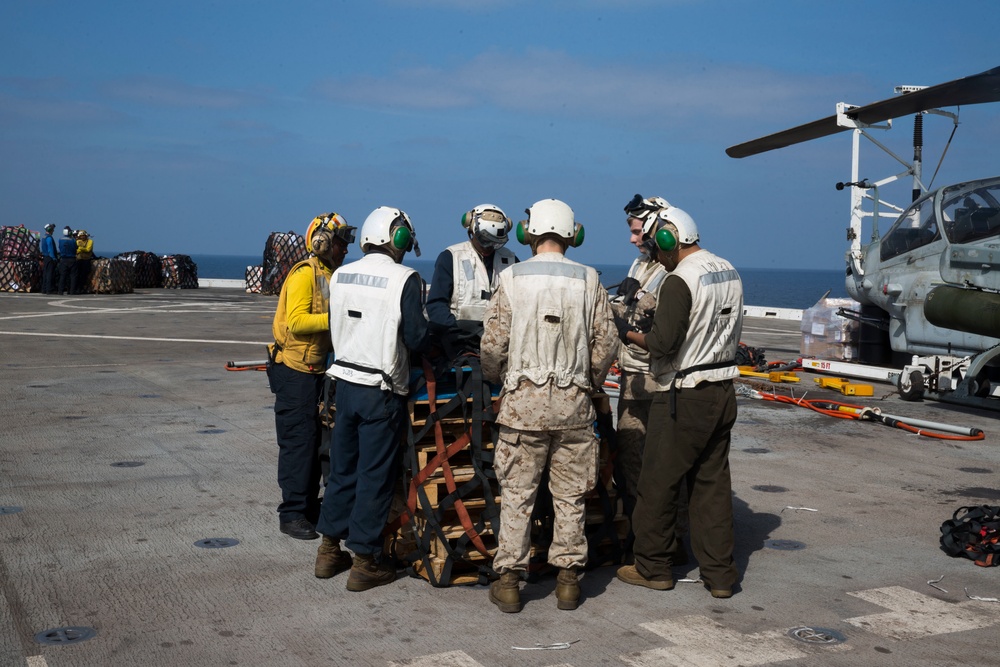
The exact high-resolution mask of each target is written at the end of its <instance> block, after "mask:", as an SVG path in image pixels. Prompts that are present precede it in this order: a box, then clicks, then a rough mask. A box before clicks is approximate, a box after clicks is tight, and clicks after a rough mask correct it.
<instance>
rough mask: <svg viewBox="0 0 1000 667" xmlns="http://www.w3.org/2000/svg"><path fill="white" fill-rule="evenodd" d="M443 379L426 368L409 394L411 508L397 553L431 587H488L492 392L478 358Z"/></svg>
mask: <svg viewBox="0 0 1000 667" xmlns="http://www.w3.org/2000/svg"><path fill="white" fill-rule="evenodd" d="M440 376H441V377H440V379H436V378H435V375H434V372H433V370H432V369H431V368H430V366H429V364H426V363H425V366H424V371H423V375H422V376H420V377H419V378H418V379H417V383H416V389H415V390H414V391H412V392H411V395H410V403H409V405H410V430H409V442H408V446H407V450H406V458H405V461H404V465H403V471H404V472H403V484H404V487H405V490H406V496H405V497H406V501H405V505H406V506H405V508H403V509H402V516H401V517H400V518H399V519H397V523H401V524H402V525H401V526H400V527H399V528H398V530H397V531H396V534H395V545H394V549H393V551H394V553H395V555H396V556H397V557H398V558H400V559H401V560H403V561H404V562H406V563H407V564H408V567H409V571H410V573H411V574H412V575H415V576H419V577H422V578H424V579H426V580H427V581H429V582H430V583H431V584H432V585H434V586H449V585H451V584H473V583H477V582H485V581H487V579H488V577H489V575H490V574H491V573H492V563H493V556H494V554H495V553H496V535H497V533H498V532H499V529H500V487H499V485H498V483H497V479H496V473H495V472H494V470H493V443H494V442H495V440H496V438H495V434H496V426H495V423H494V421H493V407H492V403H493V398H494V397H493V391H491V387H490V385H489V384H488V383H486V382H484V381H483V378H482V372H481V371H480V368H479V359H478V358H476V357H465V358H462V357H460V358H459V359H457V360H456V363H455V366H454V367H452V368H450V369H448V370H446V371H444V372H441V373H440Z"/></svg>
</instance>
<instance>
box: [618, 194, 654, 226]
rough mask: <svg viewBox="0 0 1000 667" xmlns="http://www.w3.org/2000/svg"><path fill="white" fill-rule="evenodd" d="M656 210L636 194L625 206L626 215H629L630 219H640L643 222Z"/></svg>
mask: <svg viewBox="0 0 1000 667" xmlns="http://www.w3.org/2000/svg"><path fill="white" fill-rule="evenodd" d="M655 210H656V208H655V207H651V206H650V205H649V204H648V203H647V202H646V200H645V199H643V198H642V195H640V194H636V195H635V196H634V197H632V199H630V200H629V202H628V203H627V204H625V213H627V214H628V217H630V218H639V219H640V220H643V219H645V217H646V216H647V215H649V213H650V212H651V211H655Z"/></svg>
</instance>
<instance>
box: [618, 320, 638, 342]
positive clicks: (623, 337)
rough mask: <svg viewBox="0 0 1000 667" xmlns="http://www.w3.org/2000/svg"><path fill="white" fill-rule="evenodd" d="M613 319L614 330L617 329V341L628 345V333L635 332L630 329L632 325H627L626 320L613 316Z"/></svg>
mask: <svg viewBox="0 0 1000 667" xmlns="http://www.w3.org/2000/svg"><path fill="white" fill-rule="evenodd" d="M614 318H615V328H616V329H618V340H620V341H621V342H623V343H625V344H626V345H628V342H629V340H628V332H629V331H635V329H633V328H632V325H631V324H629V323H628V321H627V320H625V319H623V318H621V317H618V316H617V315H615V316H614Z"/></svg>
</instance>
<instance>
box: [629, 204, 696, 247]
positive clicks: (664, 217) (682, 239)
mask: <svg viewBox="0 0 1000 667" xmlns="http://www.w3.org/2000/svg"><path fill="white" fill-rule="evenodd" d="M633 217H634V216H633ZM649 218H650V219H651V220H652V222H651V223H649V225H648V226H647V225H646V224H643V226H642V229H643V236H642V238H643V246H644V247H645V248H646V249H647V250H648V251H649V253H650V255H651V256H655V254H656V249H657V248H659V249H660V250H663V251H665V252H670V251H671V250H673V249H674V248H676V247H677V246H678V244H680V245H691V244H692V243H697V242H698V240H699V236H698V226H697V225H696V224H694V219H693V218H692V217H691V216H690V215H688V213H687V211H684V210H683V209H679V208H677V207H676V206H670V205H668V206H666V207H665V208H661V209H659V210H658V211H657V212H656V215H651V216H649ZM667 223H670V224H671V225H673V226H674V227H675V228H676V229H677V233H676V234H675V233H674V231H673V229H671V228H670V227H669V226H668V225H667Z"/></svg>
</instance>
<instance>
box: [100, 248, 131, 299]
mask: <svg viewBox="0 0 1000 667" xmlns="http://www.w3.org/2000/svg"><path fill="white" fill-rule="evenodd" d="M134 285H135V266H134V265H133V264H132V262H129V261H127V260H121V259H106V258H103V257H102V258H99V259H95V260H92V261H91V263H90V291H91V292H93V293H94V294H130V293H132V292H134V291H135V290H134Z"/></svg>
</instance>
